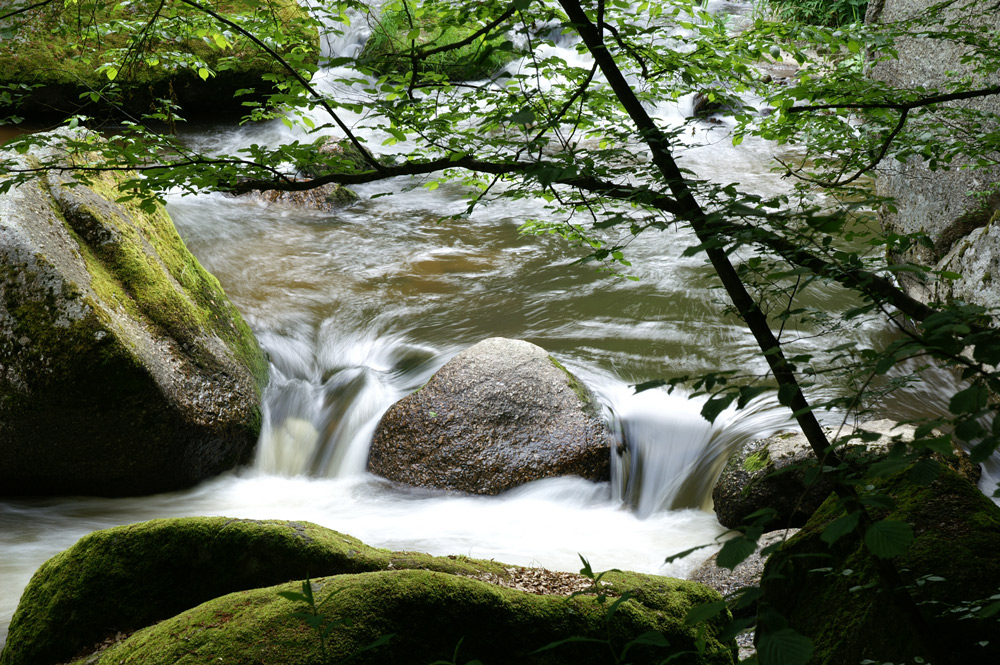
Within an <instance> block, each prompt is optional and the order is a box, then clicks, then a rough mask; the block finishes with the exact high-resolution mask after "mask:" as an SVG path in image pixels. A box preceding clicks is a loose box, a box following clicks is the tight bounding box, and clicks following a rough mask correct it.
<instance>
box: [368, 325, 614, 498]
mask: <svg viewBox="0 0 1000 665" xmlns="http://www.w3.org/2000/svg"><path fill="white" fill-rule="evenodd" d="M611 445H612V436H611V434H610V432H609V430H608V428H607V426H606V425H605V423H604V422H603V421H602V420H601V418H600V417H599V414H598V410H597V406H596V404H595V402H594V399H593V397H592V396H591V394H590V392H589V391H588V390H587V389H586V387H584V386H583V384H581V383H580V382H579V381H578V380H577V379H576V378H575V377H573V376H572V375H571V374H570V373H569V372H567V371H566V370H565V368H563V367H562V366H561V365H559V364H558V363H557V362H556V361H555V360H553V359H552V358H551V357H550V356H549V355H548V354H546V353H545V351H544V350H543V349H541V348H539V347H538V346H535V345H534V344H529V343H528V342H523V341H520V340H510V339H503V338H491V339H487V340H484V341H482V342H480V343H478V344H476V345H474V346H472V347H470V348H468V349H466V350H465V351H463V352H462V353H460V354H458V355H457V356H456V357H455V358H453V359H452V360H451V361H449V362H448V363H447V364H446V365H445V366H444V367H442V368H441V369H440V370H439V371H438V372H437V373H436V374H435V375H434V376H433V377H431V380H430V381H428V382H427V384H426V385H425V386H424V387H423V388H421V389H420V390H419V391H417V392H416V393H413V394H412V395H409V396H408V397H405V398H403V399H402V400H400V401H399V402H397V403H396V404H394V405H393V406H392V407H390V408H389V410H388V411H387V412H386V414H385V415H384V416H383V417H382V420H381V421H380V422H379V424H378V427H377V428H376V430H375V438H374V441H373V442H372V447H371V451H370V453H369V458H368V468H369V470H371V471H372V472H373V473H376V474H378V475H380V476H383V477H385V478H388V479H390V480H394V481H397V482H401V483H405V484H408V485H414V486H418V487H435V488H439V489H446V490H457V491H461V492H469V493H473V494H499V493H500V492H503V491H505V490H508V489H511V488H513V487H516V486H518V485H522V484H524V483H526V482H530V481H532V480H538V479H540V478H547V477H552V476H564V475H577V476H582V477H584V478H588V479H591V480H607V479H608V477H609V474H610V456H611Z"/></svg>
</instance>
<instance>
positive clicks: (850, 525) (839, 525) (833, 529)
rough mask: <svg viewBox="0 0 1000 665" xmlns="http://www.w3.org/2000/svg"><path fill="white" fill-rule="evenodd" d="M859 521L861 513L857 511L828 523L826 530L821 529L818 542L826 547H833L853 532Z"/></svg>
mask: <svg viewBox="0 0 1000 665" xmlns="http://www.w3.org/2000/svg"><path fill="white" fill-rule="evenodd" d="M860 520H861V513H859V512H857V511H855V512H853V513H848V514H846V515H842V516H841V517H838V518H837V519H835V520H833V521H832V522H830V523H829V524H828V525H827V526H826V528H825V529H823V533H822V534H820V540H822V541H823V542H824V543H826V544H827V545H833V544H834V543H835V542H837V541H838V540H840V539H841V538H843V537H844V536H846V535H847V534H849V533H851V532H852V531H854V529H856V528H857V526H858V522H859V521H860Z"/></svg>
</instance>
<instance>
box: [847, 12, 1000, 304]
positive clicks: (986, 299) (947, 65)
mask: <svg viewBox="0 0 1000 665" xmlns="http://www.w3.org/2000/svg"><path fill="white" fill-rule="evenodd" d="M936 4H937V3H936V2H935V0H880V1H879V2H872V3H870V4H869V6H868V13H867V15H866V21H867V22H868V23H886V24H890V23H893V22H896V21H907V20H912V19H914V18H920V17H922V16H925V15H926V14H927V12H929V11H931V8H932V7H933V6H935V5H936ZM935 12H936V13H935V15H938V14H940V17H941V20H942V21H946V22H950V21H956V20H959V19H961V20H964V21H966V22H969V23H971V24H972V28H971V29H972V30H976V29H978V30H982V31H984V34H985V33H995V32H996V31H997V30H1000V13H998V12H995V11H986V12H983V11H979V8H978V7H977V6H976V3H957V4H955V5H954V6H950V7H944V8H942V9H940V11H937V10H935ZM894 50H895V52H896V55H895V56H894V57H891V58H885V59H883V60H881V61H879V62H878V63H877V64H875V65H874V66H873V67H872V68H871V76H872V78H874V79H875V80H877V81H882V82H885V83H887V84H889V85H891V86H895V87H898V88H904V89H913V88H918V87H928V88H933V87H936V86H942V87H944V88H946V89H947V88H949V87H950V86H949V85H945V83H946V81H948V80H952V81H957V80H959V77H968V79H969V80H968V81H967V82H965V83H963V85H968V86H969V89H976V88H988V87H991V86H995V85H997V84H998V83H1000V73H997V72H992V73H989V74H988V75H982V74H977V73H974V72H973V65H974V63H975V62H976V59H975V55H974V50H973V48H972V47H971V46H967V45H964V44H962V43H961V42H960V41H959V42H952V41H949V40H946V39H936V38H933V37H927V36H923V37H908V38H906V39H900V40H897V41H896V43H895V45H894ZM947 106H956V107H957V106H961V107H964V108H969V109H972V110H975V111H978V112H980V113H982V116H981V119H980V120H979V121H978V122H980V123H981V124H980V125H979V126H978V128H977V133H978V134H980V135H986V134H988V133H990V132H995V131H996V130H997V127H998V123H997V118H998V117H1000V98H998V97H997V96H996V95H987V96H984V97H981V98H977V99H970V100H960V101H953V102H945V103H944V104H942V107H947ZM974 162H975V160H969V159H968V158H963V157H962V156H961V155H959V156H957V157H955V159H954V160H950V161H949V163H948V165H947V168H941V167H937V168H932V166H934V165H935V163H934V162H933V161H930V162H928V161H925V160H924V159H923V158H922V157H920V156H912V157H910V158H908V159H906V160H905V161H897V160H885V161H883V162H882V163H881V164H880V165H879V169H878V172H877V177H876V179H875V185H876V193H877V194H878V195H879V196H887V197H892V198H893V202H892V205H891V206H889V205H885V206H882V208H881V209H879V211H878V215H879V221H880V222H881V224H882V226H883V228H885V229H886V231H889V232H894V233H900V234H910V233H918V232H923V233H926V234H927V235H928V236H929V238H930V239H931V240H932V241H933V242H932V243H931V244H929V245H930V246H925V245H923V244H921V243H914V244H913V245H912V246H911V247H910V249H908V250H907V252H906V253H905V254H903V255H898V254H895V255H893V256H890V262H893V263H901V262H903V261H916V262H919V263H922V264H925V265H928V266H931V267H932V268H934V270H945V271H949V272H955V273H958V274H960V275H961V278H959V279H956V280H954V281H950V280H941V281H932V280H928V279H927V278H926V277H925V276H924V275H923V274H921V273H918V272H915V271H899V272H898V273H897V278H898V279H899V280H900V283H901V285H902V286H903V287H904V288H905V289H907V290H908V291H909V292H910V293H911V294H912V295H913V296H915V297H917V298H921V299H924V300H927V301H932V300H947V299H951V298H954V299H958V300H964V301H966V302H970V303H974V304H979V305H982V306H984V307H996V306H997V305H998V303H1000V299H998V298H997V296H996V293H997V289H996V283H995V280H996V279H997V278H998V277H1000V275H998V272H997V271H998V269H1000V234H998V232H997V229H996V228H995V227H996V220H997V218H998V215H1000V195H998V194H997V192H996V185H995V183H996V182H998V181H1000V168H998V167H996V166H986V167H982V166H977V165H976V164H975V163H974ZM970 167H972V168H970Z"/></svg>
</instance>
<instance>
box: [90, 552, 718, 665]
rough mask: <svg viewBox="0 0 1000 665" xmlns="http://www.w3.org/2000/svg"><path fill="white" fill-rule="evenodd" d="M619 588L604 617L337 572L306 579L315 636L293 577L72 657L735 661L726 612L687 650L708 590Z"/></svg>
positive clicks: (564, 604) (552, 599)
mask: <svg viewBox="0 0 1000 665" xmlns="http://www.w3.org/2000/svg"><path fill="white" fill-rule="evenodd" d="M636 583H637V584H636ZM625 590H628V591H630V592H632V593H633V594H635V595H634V596H632V597H631V598H630V599H628V600H627V601H625V602H624V603H622V604H621V605H620V606H619V607H618V609H617V611H616V612H615V613H614V616H613V617H611V618H608V611H607V604H605V603H601V602H597V600H596V599H595V597H594V596H592V595H583V596H576V597H574V598H570V599H567V598H565V597H562V596H549V595H537V594H529V593H525V592H522V591H518V590H514V589H507V588H502V587H499V586H496V585H493V584H489V583H487V582H483V581H479V580H475V579H470V578H467V577H461V576H456V575H449V574H446V573H440V572H432V571H421V570H393V571H383V572H372V573H363V574H359V575H342V576H337V577H332V578H330V577H328V578H320V579H317V580H315V581H314V582H313V586H312V591H313V594H314V597H315V599H316V602H317V603H322V609H320V610H319V615H320V616H321V617H322V619H320V621H323V622H324V624H323V625H325V626H329V627H330V632H329V634H328V635H327V636H326V637H325V638H324V640H323V641H322V642H321V641H320V637H319V635H318V631H316V630H313V629H310V628H309V627H307V625H306V623H305V619H304V617H303V614H304V615H307V616H308V615H309V614H310V613H311V608H310V605H309V604H308V603H306V602H303V601H302V600H293V599H289V598H287V597H283V596H282V595H280V594H295V593H301V591H302V586H301V583H297V582H296V583H290V584H285V585H280V586H275V587H270V588H264V589H255V590H252V591H243V592H238V593H234V594H230V595H227V596H223V597H221V598H217V599H215V600H212V601H209V602H207V603H205V604H203V605H200V606H198V607H195V608H192V609H190V610H187V611H185V612H181V613H180V614H178V615H177V616H175V617H173V618H170V619H167V620H165V621H162V622H160V623H159V624H157V625H155V626H151V627H149V628H146V629H144V630H141V631H139V632H137V633H135V634H133V635H132V636H130V637H128V638H127V639H125V640H124V641H123V642H121V643H119V644H117V645H115V646H113V647H111V648H110V649H108V650H107V651H105V652H104V653H102V654H100V656H99V657H98V658H94V657H91V658H90V659H81V660H79V661H77V662H78V663H80V664H81V665H82V664H83V663H91V662H96V663H97V665H110V664H111V663H121V662H132V663H143V665H167V664H175V663H188V662H206V663H207V662H224V663H230V664H232V665H256V664H257V663H281V664H282V665H333V664H334V663H343V662H345V661H347V660H350V662H352V663H365V664H379V665H382V664H384V665H396V664H398V663H415V664H416V663H466V662H470V661H472V660H473V659H477V660H480V661H482V662H487V663H491V665H508V664H509V665H515V664H516V665H524V664H527V663H551V664H555V663H574V664H575V665H591V664H593V665H598V664H603V663H607V662H609V657H610V655H611V654H610V653H609V652H608V645H610V648H611V649H613V650H614V652H615V654H618V653H620V652H621V650H622V649H624V648H625V646H626V644H627V643H628V642H629V641H631V640H635V639H636V638H639V637H640V636H646V637H645V638H644V639H645V640H646V641H647V642H649V641H652V640H651V639H650V638H649V637H648V636H647V634H648V633H651V632H655V634H656V635H657V639H658V640H661V641H660V642H659V643H658V644H656V645H651V644H636V645H633V646H632V647H631V648H630V649H629V651H628V657H629V661H628V662H631V663H635V664H636V665H639V664H642V663H659V662H662V661H663V660H664V659H665V658H669V657H670V656H672V655H673V656H676V657H675V658H674V659H672V660H671V662H673V663H678V664H679V665H684V664H688V665H694V664H705V665H708V664H718V665H730V664H735V663H736V659H735V644H734V643H733V642H732V640H729V641H727V642H722V641H720V640H719V634H720V633H721V631H722V627H723V625H724V623H725V621H726V620H727V619H728V616H727V613H723V615H721V616H719V617H717V618H716V619H714V620H712V621H710V622H707V626H706V627H705V648H704V655H702V656H699V654H698V652H697V651H696V647H695V644H696V640H697V639H699V633H698V627H696V626H687V625H685V622H684V617H685V614H686V613H687V611H688V610H689V609H690V608H691V607H692V606H693V605H694V604H697V603H702V602H711V601H712V600H713V599H718V595H717V594H715V593H714V592H712V591H710V590H709V589H707V588H706V587H701V586H698V585H695V584H693V583H691V582H682V581H680V580H669V579H667V578H659V579H655V578H653V577H652V576H641V578H640V576H634V577H633V579H632V580H631V581H630V583H629V582H625V583H617V584H611V585H609V587H608V588H607V589H606V591H605V593H607V594H614V595H615V596H618V595H620V594H621V593H622V592H623V591H625ZM605 597H607V596H605ZM647 602H648V603H649V604H648V605H647V604H646V603H647ZM703 625H705V624H703ZM568 638H583V639H586V640H589V642H584V643H582V644H581V643H580V642H579V639H577V640H574V641H568V642H566V643H564V644H561V645H559V646H555V647H553V648H551V649H549V650H547V651H542V652H541V653H535V652H536V651H537V650H538V649H541V648H543V647H546V646H550V645H553V643H555V642H557V641H561V640H567V639H568ZM594 642H597V644H595V643H594ZM373 645H377V646H374V647H373ZM668 645H669V646H668Z"/></svg>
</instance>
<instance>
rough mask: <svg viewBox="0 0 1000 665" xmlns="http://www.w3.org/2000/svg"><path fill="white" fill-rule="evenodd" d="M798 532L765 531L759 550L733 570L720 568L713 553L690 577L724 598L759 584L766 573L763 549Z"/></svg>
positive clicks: (758, 543)
mask: <svg viewBox="0 0 1000 665" xmlns="http://www.w3.org/2000/svg"><path fill="white" fill-rule="evenodd" d="M796 533H798V529H782V530H780V531H772V532H770V533H765V534H764V535H763V536H761V537H760V540H758V541H757V551H756V552H754V553H753V554H751V555H750V556H749V557H747V558H746V559H745V560H744V561H743V562H742V563H740V564H739V565H738V566H736V567H735V568H733V569H732V570H729V569H728V568H720V567H719V566H718V564H717V563H716V557H717V555H716V554H713V555H712V556H710V557H708V558H707V559H705V561H704V563H702V564H701V565H700V566H698V567H697V568H695V569H694V570H692V571H691V573H690V574H689V575H688V579H689V580H691V581H692V582H698V583H699V584H704V585H705V586H707V587H711V588H713V589H715V590H716V591H718V592H719V593H720V594H722V596H723V597H724V598H725V597H729V596H732V595H733V594H734V593H736V592H737V591H739V590H740V589H743V588H745V587H749V586H757V585H759V584H760V576H761V575H762V574H763V573H764V564H765V563H767V557H764V556H761V554H760V552H761V550H763V549H764V548H765V547H769V546H770V545H773V544H774V543H776V542H779V541H784V540H785V539H787V538H791V537H792V536H794V535H795V534H796ZM731 609H733V616H737V617H738V616H742V614H739V613H738V612H737V610H736V609H734V608H731Z"/></svg>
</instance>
